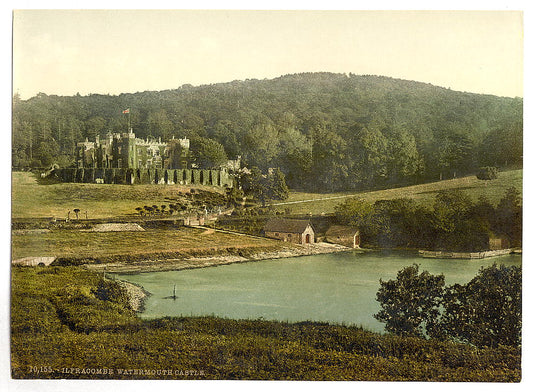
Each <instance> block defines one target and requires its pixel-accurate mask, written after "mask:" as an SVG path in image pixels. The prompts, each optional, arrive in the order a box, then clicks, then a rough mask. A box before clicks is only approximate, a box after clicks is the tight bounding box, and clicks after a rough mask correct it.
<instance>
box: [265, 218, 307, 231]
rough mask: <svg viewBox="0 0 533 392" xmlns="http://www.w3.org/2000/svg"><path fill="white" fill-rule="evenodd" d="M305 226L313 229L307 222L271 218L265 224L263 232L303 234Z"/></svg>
mask: <svg viewBox="0 0 533 392" xmlns="http://www.w3.org/2000/svg"><path fill="white" fill-rule="evenodd" d="M307 226H311V228H312V227H313V226H312V225H311V223H310V222H309V221H308V220H302V219H283V218H273V219H270V220H269V221H268V222H267V223H266V224H265V227H264V230H265V231H277V232H279V233H303V232H304V230H305V229H306V228H307ZM313 231H314V230H313Z"/></svg>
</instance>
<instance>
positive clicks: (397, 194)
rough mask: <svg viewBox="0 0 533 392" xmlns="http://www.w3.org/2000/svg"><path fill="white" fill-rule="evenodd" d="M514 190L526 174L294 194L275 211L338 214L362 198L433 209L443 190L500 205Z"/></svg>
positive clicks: (276, 205) (519, 188) (518, 186)
mask: <svg viewBox="0 0 533 392" xmlns="http://www.w3.org/2000/svg"><path fill="white" fill-rule="evenodd" d="M511 187H514V188H516V189H517V190H518V191H519V192H520V193H522V170H509V171H504V172H501V173H499V175H498V178H497V179H495V180H492V181H483V180H478V179H477V178H476V176H466V177H462V178H456V179H451V180H443V181H437V182H431V183H426V184H420V185H411V186H405V187H398V188H389V189H382V190H376V191H363V192H339V193H327V194H324V193H309V192H291V193H290V196H289V199H288V200H286V201H284V202H278V203H274V207H275V208H276V210H278V211H285V209H287V208H288V209H289V210H290V212H291V213H293V214H312V215H320V214H322V213H325V214H329V213H333V212H334V209H335V206H336V205H337V204H339V203H342V202H343V201H345V200H346V199H347V198H350V197H360V198H362V199H364V200H366V201H367V202H369V203H374V202H376V201H378V200H391V199H399V198H410V199H414V200H416V201H418V202H421V203H422V204H423V205H425V206H427V207H430V206H432V205H433V203H434V201H435V196H436V195H437V193H438V192H439V191H442V190H462V191H464V192H465V193H466V194H467V195H468V196H469V197H471V198H472V200H474V201H475V200H478V199H479V197H480V196H484V197H486V198H487V199H488V200H489V201H490V202H491V203H492V204H494V205H496V204H498V202H499V201H500V199H501V198H502V197H503V196H504V195H505V192H506V190H507V189H509V188H511Z"/></svg>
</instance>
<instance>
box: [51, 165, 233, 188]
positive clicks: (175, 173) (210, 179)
mask: <svg viewBox="0 0 533 392" xmlns="http://www.w3.org/2000/svg"><path fill="white" fill-rule="evenodd" d="M51 175H52V176H55V177H57V178H58V179H59V180H60V181H62V182H80V183H97V184H169V185H174V184H179V185H212V186H221V187H228V188H231V187H233V175H231V174H229V173H228V172H227V171H226V170H205V169H93V168H79V169H77V168H64V169H55V170H54V171H53V172H52V174H51Z"/></svg>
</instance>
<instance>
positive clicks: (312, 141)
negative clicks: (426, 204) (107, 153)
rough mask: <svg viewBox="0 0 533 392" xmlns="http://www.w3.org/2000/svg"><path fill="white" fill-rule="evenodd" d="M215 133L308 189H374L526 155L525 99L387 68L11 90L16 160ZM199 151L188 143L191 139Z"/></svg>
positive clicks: (230, 147) (65, 158)
mask: <svg viewBox="0 0 533 392" xmlns="http://www.w3.org/2000/svg"><path fill="white" fill-rule="evenodd" d="M125 108H130V112H131V124H132V127H133V129H134V131H135V133H136V135H137V136H139V137H147V136H155V137H161V138H162V139H169V138H171V137H172V136H175V137H185V136H186V137H189V138H192V139H194V138H198V137H204V138H210V139H213V140H215V141H217V142H218V143H220V144H221V145H222V146H223V148H224V150H225V152H226V153H227V155H228V157H229V158H234V157H236V156H237V155H242V157H243V161H244V162H245V164H246V165H247V166H248V167H252V166H258V167H259V168H261V169H262V170H263V171H264V170H266V169H267V168H269V167H280V168H281V169H282V171H283V172H284V173H285V175H286V177H287V181H288V183H289V186H291V187H292V188H301V189H305V190H320V191H341V190H354V189H355V190H361V189H371V188H374V187H376V186H379V187H383V186H386V185H391V184H395V185H396V184H413V183H420V182H427V181H432V180H437V179H440V178H453V177H454V176H460V175H464V174H469V173H473V172H475V170H476V169H477V168H478V167H479V166H483V165H490V166H499V167H506V166H508V165H518V166H520V165H521V162H522V99H521V98H504V97H496V96H490V95H480V94H472V93H464V92H457V91H452V90H449V89H444V88H441V87H436V86H433V85H430V84H425V83H419V82H413V81H406V80H398V79H392V78H388V77H382V76H370V75H363V76H360V75H353V74H349V75H345V74H331V73H304V74H294V75H286V76H282V77H279V78H276V79H272V80H245V81H233V82H231V83H220V84H212V85H205V86H199V87H193V86H190V85H184V86H181V87H180V88H178V89H175V90H166V91H145V92H139V93H135V94H120V95H118V96H111V95H96V94H93V95H88V96H79V95H77V96H73V97H60V96H47V95H45V94H39V95H37V96H36V97H33V98H30V99H28V100H25V101H22V100H20V99H19V98H18V97H15V98H14V113H13V136H14V137H13V166H14V167H16V168H20V167H29V166H34V167H38V166H47V165H50V164H52V163H54V162H56V163H59V164H60V165H63V166H64V165H68V164H70V163H71V162H72V161H73V153H74V147H75V144H76V142H78V141H81V140H84V139H85V138H89V139H92V138H94V136H96V135H98V134H99V135H101V136H103V135H105V133H106V132H107V131H113V132H119V131H124V130H125V129H126V126H127V121H128V120H127V118H126V116H124V115H122V114H121V113H122V110H123V109H125ZM192 148H193V153H194V143H192Z"/></svg>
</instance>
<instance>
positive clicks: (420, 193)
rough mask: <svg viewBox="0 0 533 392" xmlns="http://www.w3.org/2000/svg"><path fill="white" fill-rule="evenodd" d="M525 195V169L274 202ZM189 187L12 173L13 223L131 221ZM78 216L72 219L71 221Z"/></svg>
mask: <svg viewBox="0 0 533 392" xmlns="http://www.w3.org/2000/svg"><path fill="white" fill-rule="evenodd" d="M512 186H514V187H516V188H517V189H518V190H520V191H521V190H522V170H521V169H519V170H509V171H502V172H500V173H499V175H498V178H497V179H495V180H491V181H482V180H478V179H477V178H476V177H475V176H467V177H462V178H456V179H452V180H444V181H438V182H432V183H427V184H419V185H412V186H406V187H400V188H391V189H384V190H377V191H362V192H341V193H308V192H298V191H291V192H290V195H289V199H288V200H286V201H284V202H274V203H273V204H274V207H275V209H276V210H277V211H281V212H283V211H285V210H286V209H287V208H288V209H290V212H291V213H293V214H309V213H311V214H313V215H320V214H322V213H325V214H328V213H332V212H334V209H335V206H336V205H337V204H339V203H342V202H343V201H344V200H345V199H346V198H348V197H354V196H355V197H360V198H362V199H365V200H367V201H368V202H370V203H373V202H375V201H376V200H380V199H394V198H402V197H407V198H412V199H415V200H417V201H420V202H423V203H425V204H428V205H431V204H432V203H433V200H434V197H435V195H436V194H437V192H439V191H441V190H444V189H461V190H463V191H465V192H466V193H467V194H469V195H470V196H471V197H472V198H473V199H474V200H477V198H479V196H481V195H485V196H486V197H487V198H488V199H489V200H490V201H492V202H493V203H497V202H498V201H499V200H500V199H501V198H502V197H503V195H504V194H505V190H506V189H507V188H509V187H512ZM190 188H191V187H190V186H183V185H156V186H154V185H133V186H132V185H115V184H80V183H52V184H47V185H44V184H40V183H39V182H38V181H37V178H36V177H35V176H34V175H33V174H31V173H28V172H13V173H12V217H13V218H51V217H55V218H59V219H65V218H66V217H67V213H68V211H73V209H75V208H78V209H80V211H81V212H80V214H81V215H82V216H83V217H85V212H87V217H88V218H89V219H101V218H104V219H105V218H111V217H117V216H132V215H135V214H136V211H135V208H137V207H142V206H144V205H153V204H157V205H159V204H163V203H168V201H169V200H176V199H179V198H180V192H188V191H189V190H190ZM194 188H195V189H205V190H210V191H218V192H221V193H222V192H223V191H224V190H223V189H222V188H220V189H217V188H213V187H206V186H196V185H195V186H194ZM72 216H73V214H71V217H72Z"/></svg>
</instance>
